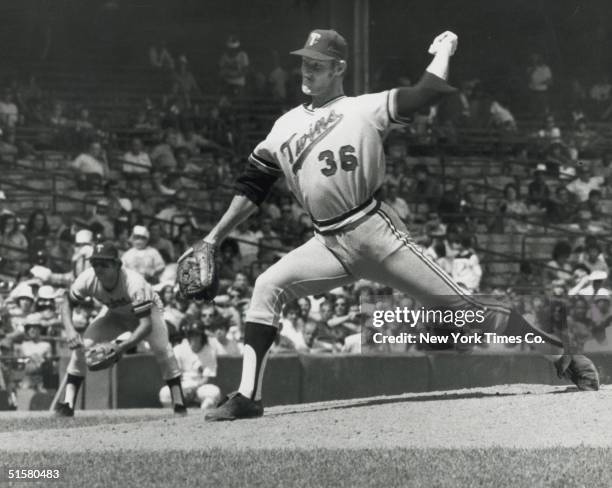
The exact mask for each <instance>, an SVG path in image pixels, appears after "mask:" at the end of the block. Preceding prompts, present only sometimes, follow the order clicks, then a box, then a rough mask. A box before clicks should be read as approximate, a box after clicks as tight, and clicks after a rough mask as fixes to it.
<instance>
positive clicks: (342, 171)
mask: <svg viewBox="0 0 612 488" xmlns="http://www.w3.org/2000/svg"><path fill="white" fill-rule="evenodd" d="M456 48H457V36H456V35H455V34H454V33H452V32H444V33H443V34H440V35H439V36H437V37H436V38H435V39H434V41H433V43H432V44H431V46H430V47H429V53H430V54H432V55H433V59H432V61H431V63H430V64H429V66H428V67H427V69H426V71H425V73H424V74H423V76H422V78H421V80H420V81H419V82H418V83H417V84H416V85H415V86H412V87H401V88H396V89H392V90H388V91H383V92H380V93H373V94H367V95H361V96H358V97H348V96H346V95H344V90H343V78H344V75H345V73H346V70H347V51H348V48H347V43H346V41H345V40H344V38H343V37H342V36H341V35H340V34H338V33H337V32H335V31H333V30H314V31H312V32H311V33H310V35H309V36H308V39H307V40H306V44H305V45H304V47H303V48H302V49H300V50H297V51H293V52H292V54H294V55H297V56H301V58H302V68H301V69H302V91H303V92H304V93H305V94H306V95H308V96H310V97H311V101H310V103H306V104H304V105H300V106H298V107H296V108H294V109H293V110H291V111H289V112H287V113H286V114H284V115H282V116H281V117H280V118H279V119H278V120H277V121H276V123H275V124H274V126H273V127H272V130H271V131H270V133H269V134H268V135H267V137H266V138H265V140H263V141H262V142H261V143H259V144H258V145H257V146H256V147H255V149H254V150H253V152H252V153H251V155H250V156H249V158H248V166H247V168H246V169H245V170H244V173H243V174H242V175H241V176H240V177H239V178H238V180H237V183H236V190H237V195H236V196H235V197H234V199H233V200H232V202H231V204H230V206H229V208H228V209H227V211H226V212H225V213H224V215H223V216H222V217H221V219H220V221H219V222H218V223H217V225H216V226H215V227H214V228H213V229H212V231H211V232H210V233H209V234H208V235H207V236H206V237H205V238H204V240H203V242H201V243H199V244H198V245H197V246H196V248H195V249H196V250H195V251H194V252H192V253H189V252H188V253H186V255H184V256H183V257H182V261H188V260H190V259H191V260H193V259H194V255H195V256H196V258H195V259H196V261H197V256H198V255H202V253H201V250H200V248H201V247H204V248H205V249H207V248H208V247H211V246H212V247H213V248H214V246H216V245H217V244H218V243H219V242H221V241H222V240H223V239H224V238H225V237H226V236H227V235H228V234H229V233H230V232H231V230H232V229H233V228H234V227H235V226H236V225H237V224H239V223H240V222H242V221H244V220H245V219H246V218H248V216H249V215H251V214H252V213H253V212H254V211H255V210H256V209H257V207H258V205H260V204H261V203H262V202H263V201H264V199H265V197H266V195H267V194H268V192H269V191H270V188H271V187H272V185H273V184H274V182H275V181H276V180H277V179H278V178H280V177H284V178H285V181H286V182H287V185H288V186H289V188H290V189H291V191H292V192H293V195H294V196H295V197H296V199H297V200H298V201H299V203H300V204H301V205H302V207H303V208H304V209H305V210H306V211H307V212H308V213H309V214H310V217H311V219H312V222H313V224H314V228H315V235H314V237H313V238H311V239H310V240H309V241H308V242H306V243H305V244H303V245H302V246H300V247H298V248H297V249H295V250H293V251H292V252H290V253H289V254H287V255H286V256H285V257H283V258H282V259H281V260H280V261H278V262H277V263H275V264H274V265H273V266H271V267H270V268H268V269H267V270H266V271H265V272H264V273H263V274H261V275H260V276H259V277H258V279H257V281H256V283H255V288H254V291H253V297H252V301H251V305H250V308H249V310H248V313H247V317H246V320H247V323H246V327H245V337H244V340H245V347H244V359H243V369H242V379H241V382H240V386H239V388H238V391H237V392H236V393H234V394H232V395H230V396H229V398H228V399H227V401H225V402H224V403H223V404H222V405H220V406H219V407H218V408H216V409H214V410H211V411H209V412H208V414H207V415H206V418H207V419H208V420H233V419H236V418H248V417H258V416H260V415H262V414H263V406H262V403H261V383H262V378H263V373H264V369H265V365H266V358H267V355H268V352H269V349H270V346H271V344H272V342H273V340H274V337H275V336H276V333H277V327H278V320H279V315H280V311H281V308H282V305H283V304H284V303H285V302H286V301H287V300H290V299H294V298H298V297H302V296H306V295H315V294H319V293H322V292H325V291H328V290H330V289H332V288H335V287H339V286H343V285H347V284H349V283H351V282H353V281H355V280H357V279H360V278H365V279H368V280H373V281H376V282H379V283H382V284H384V285H386V286H390V287H393V288H395V289H397V290H399V291H401V292H404V293H407V294H409V295H410V296H412V297H415V298H416V299H417V300H419V301H420V302H421V303H422V304H423V305H425V306H428V305H430V306H435V307H438V308H439V307H448V308H462V307H463V308H465V307H470V308H477V309H481V310H484V311H485V313H486V316H487V318H488V320H489V323H490V324H492V325H491V326H492V327H494V329H495V330H496V331H499V330H500V329H504V328H505V329H506V333H508V328H512V329H513V332H514V333H516V330H523V331H527V330H532V329H531V326H530V325H529V324H528V323H527V322H526V321H525V320H524V319H523V318H522V317H521V316H520V315H519V314H518V313H516V312H514V311H511V310H509V309H507V308H505V307H503V306H501V305H499V304H488V305H487V306H486V307H485V306H484V305H482V304H480V303H478V302H476V301H475V300H474V299H473V298H471V297H469V296H467V295H466V294H465V290H463V289H462V288H461V287H459V286H457V284H455V283H454V282H453V281H452V279H451V278H450V277H449V276H448V275H447V274H446V273H445V272H444V271H443V270H442V269H440V268H439V267H438V266H437V265H436V264H435V263H433V262H432V261H431V260H430V259H428V258H426V257H425V256H424V255H423V253H422V251H421V250H420V248H419V247H418V246H417V245H415V244H414V243H413V242H412V240H411V239H410V237H409V236H408V234H407V231H406V228H405V226H404V224H403V223H402V221H401V220H400V218H399V217H398V216H397V214H396V213H395V211H394V210H393V209H392V208H390V207H389V206H388V205H386V204H385V203H383V202H381V201H379V200H377V198H376V197H375V193H376V190H378V188H379V187H380V186H381V185H382V184H383V180H384V176H385V157H384V152H383V140H384V137H385V135H386V133H387V132H388V130H389V127H390V125H391V124H392V123H394V122H402V121H404V120H406V118H407V117H409V116H410V115H411V114H412V113H414V112H415V111H416V110H418V109H420V108H422V107H425V106H429V105H432V104H435V103H436V102H437V101H438V100H440V99H441V97H443V96H445V95H446V94H448V93H451V92H453V91H454V88H452V87H451V86H449V85H448V83H447V82H446V79H447V75H448V67H449V60H450V57H451V56H452V55H453V54H454V52H455V50H456ZM207 252H208V254H210V251H207ZM200 261H201V262H200V264H199V268H198V269H199V270H200V274H201V276H202V277H206V276H207V275H209V274H210V273H209V270H208V269H207V266H209V264H208V263H207V262H206V260H200ZM180 267H181V262H179V268H180ZM203 282H205V281H204V280H203ZM208 282H210V280H209V281H208ZM205 283H207V282H205ZM208 291H209V292H210V290H208ZM514 329H516V330H514ZM536 332H537V333H540V334H541V333H542V332H541V331H536ZM546 340H547V341H548V342H549V343H552V344H556V345H558V346H562V344H561V342H560V341H559V340H558V339H556V338H554V337H550V336H547V337H546ZM559 352H560V353H561V352H562V350H561V349H560V351H559ZM554 360H556V361H557V364H558V366H559V368H558V370H559V373H560V374H562V375H565V376H566V377H568V378H570V379H572V380H573V381H574V382H575V383H576V384H577V385H578V386H579V387H580V388H582V389H597V388H598V377H597V371H596V370H595V368H594V366H593V364H592V363H591V362H590V361H589V360H588V359H586V358H584V357H583V356H581V357H580V358H577V357H574V356H569V357H568V356H561V355H559V356H557V357H555V358H554Z"/></svg>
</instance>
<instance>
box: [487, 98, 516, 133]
mask: <svg viewBox="0 0 612 488" xmlns="http://www.w3.org/2000/svg"><path fill="white" fill-rule="evenodd" d="M489 113H490V119H489V123H488V124H487V125H488V126H490V127H493V128H495V129H499V130H501V131H504V132H516V120H515V119H514V115H512V112H510V110H509V109H508V108H506V107H504V106H503V105H502V104H501V103H499V102H498V101H497V100H495V99H493V98H492V97H491V98H490V107H489Z"/></svg>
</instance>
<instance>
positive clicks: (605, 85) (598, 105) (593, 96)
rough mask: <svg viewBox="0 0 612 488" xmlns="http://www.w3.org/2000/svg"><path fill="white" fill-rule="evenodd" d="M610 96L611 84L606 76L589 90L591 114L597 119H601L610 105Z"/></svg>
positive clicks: (601, 77) (602, 76)
mask: <svg viewBox="0 0 612 488" xmlns="http://www.w3.org/2000/svg"><path fill="white" fill-rule="evenodd" d="M611 95H612V84H611V83H610V76H609V75H608V74H603V75H601V76H600V77H599V79H598V80H597V81H596V82H595V83H594V84H593V86H591V89H590V90H589V98H590V100H591V105H592V112H593V113H594V114H595V115H596V116H597V117H601V116H602V115H603V114H604V111H605V110H606V109H607V108H608V106H609V105H610V100H611V98H610V96H611Z"/></svg>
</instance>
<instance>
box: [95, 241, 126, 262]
mask: <svg viewBox="0 0 612 488" xmlns="http://www.w3.org/2000/svg"><path fill="white" fill-rule="evenodd" d="M96 259H105V260H107V261H119V251H117V248H116V247H115V245H114V244H113V243H112V242H104V243H102V244H95V245H94V250H93V254H92V255H91V256H90V257H89V260H90V261H95V260H96Z"/></svg>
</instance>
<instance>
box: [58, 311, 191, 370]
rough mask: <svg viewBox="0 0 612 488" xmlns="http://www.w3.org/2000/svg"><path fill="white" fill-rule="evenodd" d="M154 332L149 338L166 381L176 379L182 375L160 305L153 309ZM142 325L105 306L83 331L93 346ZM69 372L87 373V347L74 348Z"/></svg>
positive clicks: (85, 342) (84, 341)
mask: <svg viewBox="0 0 612 488" xmlns="http://www.w3.org/2000/svg"><path fill="white" fill-rule="evenodd" d="M150 318H151V332H150V334H149V335H148V336H147V337H145V339H144V340H146V341H147V342H148V343H149V346H150V347H151V352H152V353H153V355H154V356H155V359H156V360H157V363H158V364H159V367H160V369H161V372H162V376H163V378H164V380H169V379H172V378H176V377H177V376H179V375H180V374H181V370H180V368H179V366H178V363H177V361H176V358H175V357H174V351H173V350H172V346H171V345H170V343H169V342H168V329H167V327H166V324H165V323H164V321H163V319H162V316H161V313H160V311H159V309H158V308H157V307H155V306H154V307H153V308H152V309H151V315H150ZM136 327H138V319H137V318H136V317H133V319H130V318H129V317H126V316H125V315H119V314H116V313H113V312H112V311H111V310H108V309H103V310H102V312H101V313H100V315H98V316H97V317H96V318H95V319H94V320H93V321H92V322H91V323H90V324H89V325H88V326H87V329H85V332H84V333H83V344H84V346H85V347H90V346H91V345H93V344H96V343H99V342H107V341H112V340H114V339H115V338H117V336H119V335H120V334H123V333H124V332H133V331H134V330H135V329H136ZM67 372H68V373H69V374H72V375H74V376H85V373H86V372H87V365H86V364H85V351H84V348H82V347H81V348H78V349H74V350H73V351H72V355H71V357H70V363H69V364H68V368H67Z"/></svg>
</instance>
